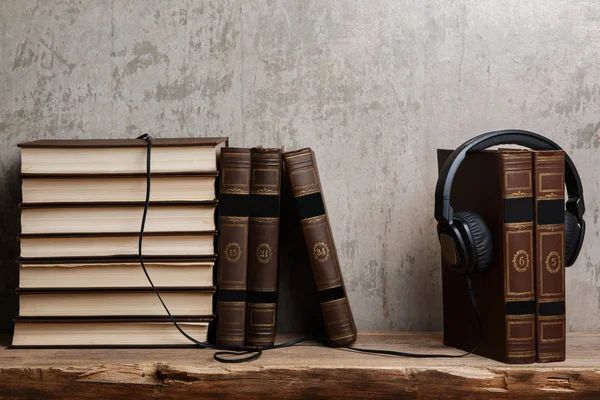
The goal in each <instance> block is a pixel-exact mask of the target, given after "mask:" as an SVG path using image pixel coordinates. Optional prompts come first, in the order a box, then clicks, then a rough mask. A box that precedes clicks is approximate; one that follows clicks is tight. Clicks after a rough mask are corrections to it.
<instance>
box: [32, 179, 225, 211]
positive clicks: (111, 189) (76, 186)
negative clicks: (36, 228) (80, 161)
mask: <svg viewBox="0 0 600 400" xmlns="http://www.w3.org/2000/svg"><path fill="white" fill-rule="evenodd" d="M215 179H216V178H215V177H214V176H184V177H178V176H172V177H171V176H169V177H152V180H151V184H152V191H151V193H150V201H210V200H214V199H215V198H216V194H215ZM22 190H23V203H26V204H40V203H99V202H135V201H144V200H145V198H146V179H145V178H116V177H115V178H98V177H93V178H86V179H83V178H27V177H25V178H23V181H22Z"/></svg>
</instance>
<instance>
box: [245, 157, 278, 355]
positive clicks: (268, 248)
mask: <svg viewBox="0 0 600 400" xmlns="http://www.w3.org/2000/svg"><path fill="white" fill-rule="evenodd" d="M251 172H252V174H251V178H250V229H249V232H250V233H249V237H248V251H249V253H248V307H247V312H246V314H247V316H246V319H247V336H246V345H247V346H248V347H268V346H272V345H273V344H274V343H275V333H276V322H277V269H278V265H279V217H280V194H281V149H262V148H253V149H252V170H251Z"/></svg>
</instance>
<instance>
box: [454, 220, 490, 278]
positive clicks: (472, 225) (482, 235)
mask: <svg viewBox="0 0 600 400" xmlns="http://www.w3.org/2000/svg"><path fill="white" fill-rule="evenodd" d="M454 219H456V220H457V221H460V222H462V223H463V224H464V225H465V226H466V227H467V228H468V229H469V231H470V232H471V236H472V237H473V247H474V251H475V265H474V267H473V268H474V269H473V271H474V272H484V271H485V270H487V269H488V268H489V267H490V266H491V265H492V260H493V259H494V244H493V239H492V233H491V232H490V228H488V226H487V224H486V223H485V221H484V220H483V218H481V217H480V216H479V214H476V213H474V212H470V211H460V212H456V213H454Z"/></svg>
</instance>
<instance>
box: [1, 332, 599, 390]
mask: <svg viewBox="0 0 600 400" xmlns="http://www.w3.org/2000/svg"><path fill="white" fill-rule="evenodd" d="M290 338H291V337H290V336H283V337H278V342H280V341H283V340H288V339H290ZM9 339H10V338H4V341H3V343H8V341H9ZM567 346H568V348H567V361H565V362H560V363H549V364H531V365H507V364H502V363H499V362H496V361H493V360H490V359H486V358H482V357H479V356H468V357H466V358H455V359H411V358H397V357H389V356H370V355H365V354H361V353H358V352H355V351H351V350H340V349H331V348H327V347H324V346H321V345H311V344H308V345H306V344H303V345H298V346H295V347H292V348H286V349H280V350H273V351H267V352H265V353H264V355H263V356H262V357H261V358H260V359H259V360H257V361H254V362H251V363H246V364H220V363H217V362H215V361H213V359H212V354H213V352H212V351H210V350H197V349H152V350H147V349H146V350H144V349H110V350H109V349H87V350H83V349H52V350H31V349H30V350H24V349H8V348H6V346H5V345H3V346H2V348H0V398H16V399H33V398H46V399H63V398H72V399H98V398H112V399H121V398H124V399H148V398H165V399H184V398H185V399H189V398H236V399H253V398H260V399H276V398H306V399H324V398H342V397H344V398H350V399H361V398H378V399H379V398H381V399H398V398H407V399H429V398H439V397H444V398H447V399H464V398H470V399H486V398H499V399H514V398H519V399H533V398H538V397H541V396H543V397H544V399H597V398H599V397H600V334H570V335H569V336H568V337H567ZM356 347H363V348H385V349H390V350H399V351H414V352H423V353H437V352H443V353H448V354H460V352H459V351H457V350H455V349H451V348H447V347H445V346H443V345H442V344H441V334H439V333H387V332H386V333H376V332H372V333H360V334H359V340H358V342H357V344H356Z"/></svg>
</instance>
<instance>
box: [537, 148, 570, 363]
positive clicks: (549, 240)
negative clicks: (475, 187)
mask: <svg viewBox="0 0 600 400" xmlns="http://www.w3.org/2000/svg"><path fill="white" fill-rule="evenodd" d="M533 160H534V171H535V173H534V182H535V253H536V258H535V272H536V297H535V298H536V320H537V361H538V362H554V361H564V360H565V357H566V339H565V335H566V317H565V268H564V261H565V258H564V254H565V158H564V152H563V151H536V152H534V153H533Z"/></svg>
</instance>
